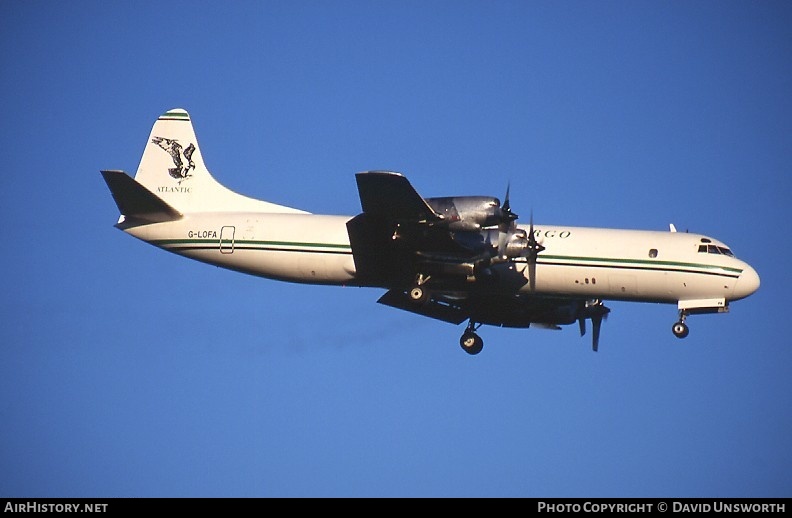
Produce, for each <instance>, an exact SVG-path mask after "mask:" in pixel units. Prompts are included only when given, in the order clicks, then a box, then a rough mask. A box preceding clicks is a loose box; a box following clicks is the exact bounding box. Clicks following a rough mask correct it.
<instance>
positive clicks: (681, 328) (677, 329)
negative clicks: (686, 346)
mask: <svg viewBox="0 0 792 518" xmlns="http://www.w3.org/2000/svg"><path fill="white" fill-rule="evenodd" d="M687 316H688V313H687V311H685V310H684V309H683V310H680V312H679V322H677V323H675V324H674V325H673V327H671V331H672V332H673V333H674V336H676V337H677V338H685V337H686V336H687V335H688V334H689V333H690V329H688V326H687V324H685V319H686V318H687Z"/></svg>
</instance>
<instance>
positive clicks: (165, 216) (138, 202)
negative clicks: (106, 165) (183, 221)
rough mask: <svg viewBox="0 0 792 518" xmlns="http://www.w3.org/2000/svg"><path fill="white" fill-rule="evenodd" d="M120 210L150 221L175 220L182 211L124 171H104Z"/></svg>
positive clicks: (124, 213) (124, 214)
mask: <svg viewBox="0 0 792 518" xmlns="http://www.w3.org/2000/svg"><path fill="white" fill-rule="evenodd" d="M102 176H103V177H104V179H105V182H107V187H109V188H110V193H111V194H112V195H113V199H114V200H115V202H116V205H118V210H119V211H120V212H121V214H122V215H123V216H124V217H126V218H136V219H141V220H144V221H146V222H149V223H160V222H163V221H173V220H176V219H179V218H181V217H182V215H181V213H180V212H179V211H177V210H176V209H174V208H173V207H171V206H170V205H168V204H167V203H165V202H164V201H162V199H161V198H160V197H159V196H157V195H156V194H154V193H153V192H151V191H149V190H148V189H146V188H145V187H143V186H142V185H140V184H139V183H138V182H136V181H135V180H134V179H132V178H131V177H130V176H129V175H127V174H126V173H125V172H123V171H102Z"/></svg>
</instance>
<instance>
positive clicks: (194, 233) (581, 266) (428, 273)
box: [101, 109, 760, 355]
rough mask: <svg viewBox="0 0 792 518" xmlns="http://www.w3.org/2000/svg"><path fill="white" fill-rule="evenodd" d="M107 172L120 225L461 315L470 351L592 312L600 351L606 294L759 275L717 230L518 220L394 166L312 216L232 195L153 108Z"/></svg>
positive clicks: (665, 299)
mask: <svg viewBox="0 0 792 518" xmlns="http://www.w3.org/2000/svg"><path fill="white" fill-rule="evenodd" d="M101 174H102V175H103V177H104V180H105V182H106V183H107V186H108V188H109V189H110V192H111V194H112V196H113V198H114V200H115V202H116V205H117V206H118V209H119V212H120V213H121V216H120V218H119V219H118V222H117V223H116V225H115V226H116V227H117V228H119V229H120V230H123V231H124V232H126V233H128V234H131V235H132V236H134V237H136V238H138V239H141V240H143V241H145V242H147V243H150V244H152V245H154V246H157V247H159V248H162V249H163V250H167V251H168V252H173V253H175V254H178V255H181V256H184V257H188V258H190V259H195V260H197V261H202V262H205V263H209V264H212V265H215V266H219V267H223V268H228V269H230V270H235V271H238V272H243V273H246V274H251V275H254V276H260V277H265V278H269V279H275V280H280V281H289V282H295V283H309V284H324V285H339V286H360V287H370V288H380V289H384V290H386V291H385V293H384V294H383V295H382V296H381V297H380V298H379V300H378V302H379V303H381V304H384V305H387V306H391V307H394V308H398V309H401V310H406V311H409V312H412V313H415V314H418V315H423V316H426V317H430V318H434V319H437V320H441V321H445V322H449V323H451V324H456V325H459V324H461V323H463V322H465V321H467V326H466V328H465V331H464V332H463V334H462V336H461V338H460V340H459V343H460V346H461V347H462V349H463V350H464V351H465V352H467V353H469V354H471V355H474V354H478V353H479V352H481V350H482V348H483V345H484V342H483V340H482V339H481V337H480V336H479V335H478V333H477V331H478V329H479V328H480V327H481V326H482V325H490V326H501V327H513V328H527V327H531V326H534V327H540V328H549V329H561V327H560V326H564V325H570V324H574V323H575V322H577V323H578V325H579V328H580V335H581V336H583V335H585V333H586V321H587V320H590V321H591V324H592V349H593V350H594V351H597V350H598V347H599V338H600V330H601V326H602V321H603V319H605V318H606V317H607V316H608V314H609V313H610V308H608V307H607V306H605V303H604V301H606V300H613V301H629V302H649V303H664V304H676V305H677V310H678V315H679V318H678V320H677V321H676V322H675V323H674V324H673V327H672V331H673V334H674V335H675V336H676V337H678V338H685V337H686V336H687V335H688V333H689V329H688V326H687V324H686V319H687V317H688V316H689V315H696V314H704V313H725V312H728V311H729V303H731V302H732V301H736V300H739V299H743V298H745V297H748V296H749V295H751V294H752V293H754V292H755V291H756V290H757V289H758V288H759V284H760V280H759V275H758V274H757V272H756V270H754V269H753V268H752V267H751V266H750V265H749V264H747V263H746V262H744V261H741V260H739V259H737V258H736V257H735V256H734V254H733V253H732V251H731V249H730V248H729V247H728V246H726V245H725V244H724V243H722V242H721V241H718V240H717V239H714V238H712V237H708V236H705V235H700V234H694V233H689V232H677V231H676V228H675V227H674V225H673V224H672V225H670V229H669V230H670V231H645V230H628V229H607V228H584V227H572V226H553V225H534V222H533V214H531V217H530V220H529V224H528V226H527V228H526V227H525V226H518V225H517V224H516V221H517V219H518V216H517V214H515V213H514V212H513V211H512V209H511V206H510V202H509V187H508V186H507V188H506V196H505V198H504V200H503V203H501V201H500V200H499V199H498V198H496V197H490V196H458V197H441V198H424V197H421V196H420V195H419V194H418V192H417V191H416V190H415V189H414V188H413V186H412V185H411V184H410V182H409V181H408V180H407V178H406V177H405V176H403V175H402V174H400V173H398V172H393V171H365V172H361V173H358V174H356V176H355V178H356V181H357V188H358V193H359V196H360V203H361V207H362V212H361V213H360V214H357V215H355V216H341V215H316V214H311V213H309V212H306V211H303V210H299V209H295V208H291V207H285V206H282V205H278V204H275V203H271V202H268V201H263V200H258V199H254V198H250V197H247V196H244V195H241V194H238V193H236V192H234V191H231V190H230V189H228V188H226V187H224V186H223V185H221V184H220V183H219V182H217V181H216V180H215V179H214V178H213V177H212V175H211V174H210V173H209V170H208V169H207V168H206V165H205V164H204V159H203V155H202V154H201V150H200V148H199V147H198V141H197V139H196V136H195V132H194V130H193V124H192V121H191V119H190V115H189V114H188V113H187V111H185V110H183V109H173V110H169V111H167V112H166V113H164V114H163V115H161V116H160V117H159V118H158V119H157V121H156V122H155V123H154V126H153V128H152V130H151V134H150V136H149V139H148V141H147V143H146V147H145V149H144V152H143V156H142V158H141V161H140V165H139V167H138V170H137V173H136V174H135V177H134V178H132V177H130V176H129V175H127V174H126V173H125V172H123V171H119V170H103V171H101Z"/></svg>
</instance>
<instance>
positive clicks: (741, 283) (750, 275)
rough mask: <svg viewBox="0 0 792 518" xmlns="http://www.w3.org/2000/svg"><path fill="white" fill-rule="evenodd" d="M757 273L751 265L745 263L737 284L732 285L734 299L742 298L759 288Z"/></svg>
mask: <svg viewBox="0 0 792 518" xmlns="http://www.w3.org/2000/svg"><path fill="white" fill-rule="evenodd" d="M759 284H760V281H759V274H758V273H756V270H754V269H753V268H752V267H750V266H748V265H747V264H746V265H745V269H744V270H743V271H742V273H741V274H740V278H739V279H737V284H736V285H735V286H734V295H733V298H734V300H737V299H744V298H745V297H747V296H748V295H751V294H752V293H754V292H755V291H756V290H758V289H759Z"/></svg>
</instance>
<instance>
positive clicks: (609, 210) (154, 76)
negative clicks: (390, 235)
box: [0, 0, 792, 497]
mask: <svg viewBox="0 0 792 518" xmlns="http://www.w3.org/2000/svg"><path fill="white" fill-rule="evenodd" d="M790 55H792V7H791V6H790V4H789V3H788V2H774V1H765V2H748V1H743V2H733V1H724V2H709V1H704V2H697V1H692V2H690V1H685V2H682V1H669V2H649V1H623V2H621V1H601V2H569V1H565V2H550V1H547V2H544V1H542V2H506V1H498V2H483V1H476V2H468V1H458V2H449V1H432V2H417V1H416V2H412V1H402V2H379V1H368V2H347V1H333V2H320V1H300V2H241V1H240V2H228V3H218V2H205V1H199V2H183V3H182V2H168V1H165V2H145V1H140V2H117V1H113V2H98V1H88V0H80V1H76V2H36V1H29V2H28V1H24V2H23V1H20V0H11V1H5V2H0V70H2V72H1V73H0V96H1V98H2V102H1V103H0V106H1V107H2V112H1V113H2V117H0V150H2V155H1V156H2V172H1V173H0V182H1V183H0V186H1V187H2V188H1V189H0V216H2V229H3V237H4V240H3V242H4V244H3V246H2V248H1V250H2V263H3V268H2V276H3V285H4V289H3V291H2V295H0V304H1V306H0V310H1V312H0V315H2V316H1V317H0V318H1V319H2V320H0V322H2V325H0V351H2V361H0V437H2V440H1V441H0V466H2V470H0V473H1V474H0V495H2V496H14V497H44V496H49V497H67V496H68V497H87V496H94V497H112V496H135V497H145V496H154V497H156V496H232V497H234V496H240V497H242V496H244V497H251V496H440V497H445V496H495V497H499V496H525V497H558V496H574V497H583V496H587V497H603V496H639V497H640V496H649V497H651V496H658V497H659V496H678V497H684V496H688V497H697V496H700V497H708V496H709V497H716V496H717V497H729V496H735V497H736V496H785V497H789V496H792V411H790V409H792V377H791V376H790V375H789V371H790V366H792V349H791V348H790V347H789V343H790V337H789V326H788V325H787V322H786V319H787V318H789V315H788V313H787V312H786V311H785V308H786V306H787V304H786V303H787V300H788V290H789V288H790V284H789V273H788V272H787V273H784V270H783V268H785V267H786V266H787V263H788V261H787V260H786V258H787V257H788V256H789V254H790V252H791V251H792V247H790V244H789V236H788V234H789V232H788V226H789V222H790V216H791V215H792V214H790V208H789V207H790V205H789V198H790V194H792V188H791V187H792V180H790V178H791V177H792V175H790V172H791V171H790V164H792V97H790V95H789V93H790V92H792V61H791V60H790ZM176 107H181V108H185V109H187V110H189V112H190V114H191V116H192V119H193V122H194V126H195V129H196V132H197V135H198V139H199V140H200V144H201V150H202V152H203V155H204V158H205V160H206V162H207V165H208V167H209V169H210V170H211V171H212V172H213V174H214V176H215V177H216V178H217V179H218V180H219V181H221V182H223V183H224V184H226V185H227V186H228V187H230V188H232V189H234V190H236V191H239V192H242V193H245V194H247V195H251V196H255V197H260V198H264V199H267V200H270V201H273V202H276V203H280V204H283V205H289V206H294V207H298V208H302V209H305V210H309V211H311V212H316V213H330V214H348V215H354V214H356V213H358V212H359V210H360V205H359V199H358V196H357V190H356V186H355V180H354V174H355V173H356V172H358V171H362V170H368V169H391V170H397V171H401V172H403V173H404V174H406V175H407V176H408V177H409V178H410V180H411V181H412V183H413V184H414V185H415V187H416V188H417V189H418V191H419V192H421V193H422V194H423V195H425V196H443V195H460V194H482V195H495V196H502V194H503V192H504V191H505V187H506V185H507V183H509V182H511V204H512V207H513V208H514V210H515V212H517V213H518V214H521V215H522V216H523V219H525V216H527V215H528V213H529V212H530V211H531V210H532V211H533V213H534V218H535V220H536V221H537V223H545V224H559V225H561V224H563V225H580V226H604V227H620V228H642V229H667V228H668V224H669V223H672V222H673V223H674V224H675V225H676V226H677V228H679V229H680V230H684V229H689V230H691V231H696V232H701V233H704V234H707V235H711V236H713V237H716V238H718V239H720V240H722V241H724V242H726V243H727V244H728V245H730V246H731V247H732V249H733V250H734V251H735V253H736V254H737V255H738V256H739V257H740V258H742V259H744V260H746V261H747V262H748V263H750V264H752V265H753V266H754V267H755V268H756V269H757V271H758V272H759V274H760V275H761V278H762V286H761V288H760V290H759V291H758V292H757V293H756V294H755V295H753V296H752V297H750V298H748V299H746V300H743V301H740V302H737V303H735V304H733V305H732V308H731V313H730V314H728V315H705V316H694V317H691V318H690V319H689V320H688V323H689V324H690V328H691V333H690V336H689V337H688V338H687V339H686V340H684V341H680V340H678V339H676V338H675V337H674V336H673V335H672V334H671V324H672V323H673V322H674V321H675V320H676V316H677V315H676V308H675V307H673V306H663V305H652V304H627V303H618V302H614V303H609V304H608V305H609V306H610V307H611V308H612V310H613V311H612V313H611V315H610V317H609V319H608V321H607V322H606V323H605V324H604V326H603V334H602V341H601V345H600V352H599V353H597V354H594V353H592V352H591V349H590V342H589V339H588V337H587V338H584V339H581V338H580V337H579V336H578V331H577V327H576V326H570V327H567V328H565V329H564V330H563V331H559V332H551V331H546V330H535V329H528V330H513V329H498V328H493V327H485V328H482V329H481V335H482V336H483V338H484V340H485V342H486V346H485V348H484V351H483V352H482V353H481V354H480V355H478V356H475V357H471V356H468V355H466V354H465V353H464V352H463V351H461V349H460V348H459V345H458V343H457V341H458V338H459V335H460V334H461V332H462V330H463V327H462V326H460V327H454V326H452V325H450V324H445V323H442V322H436V321H433V320H429V319H424V318H421V317H418V316H415V315H412V314H408V313H404V312H399V311H397V310H394V309H390V308H387V307H384V306H381V305H378V304H376V303H375V302H376V300H377V298H379V296H380V294H381V292H380V291H379V290H374V289H359V288H333V287H314V286H303V285H293V284H282V283H278V282H274V281H269V280H264V279H258V278H254V277H249V276H245V275H242V274H237V273H233V272H229V271H225V270H220V269H217V268H214V267H211V266H207V265H204V264H200V263H196V262H191V261H188V260H185V259H182V258H179V257H177V256H175V255H171V254H168V253H165V252H163V251H161V250H158V249H156V248H153V247H151V246H148V245H146V244H144V243H142V242H140V241H137V240H135V239H133V238H131V237H129V236H127V235H124V234H123V233H122V232H120V231H118V230H116V229H115V228H113V224H114V223H115V221H116V219H117V216H118V213H117V209H116V207H115V204H114V203H113V201H112V198H111V196H110V194H109V192H108V191H107V188H106V186H105V184H104V182H103V181H102V178H101V176H100V174H99V170H100V169H107V168H110V169H125V170H127V171H129V172H134V171H135V170H136V168H137V164H138V161H139V159H140V155H141V153H142V151H143V147H144V145H145V140H146V137H147V135H148V133H149V131H150V128H151V125H152V123H153V122H154V120H155V119H156V117H157V116H158V115H160V114H161V113H162V112H164V111H166V110H168V109H170V108H176Z"/></svg>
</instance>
